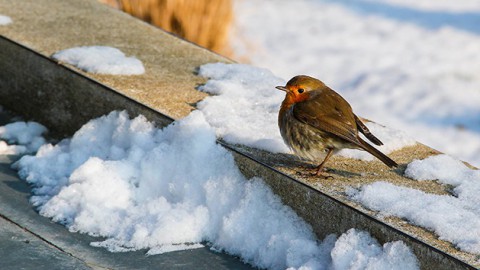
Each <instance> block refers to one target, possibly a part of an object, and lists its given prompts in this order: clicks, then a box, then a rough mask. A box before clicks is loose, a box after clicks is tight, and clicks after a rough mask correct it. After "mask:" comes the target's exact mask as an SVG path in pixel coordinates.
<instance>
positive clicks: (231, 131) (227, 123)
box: [197, 63, 415, 160]
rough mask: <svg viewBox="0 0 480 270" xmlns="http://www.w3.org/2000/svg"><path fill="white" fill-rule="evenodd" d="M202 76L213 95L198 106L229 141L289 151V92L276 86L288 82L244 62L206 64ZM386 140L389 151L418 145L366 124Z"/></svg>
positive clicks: (354, 154)
mask: <svg viewBox="0 0 480 270" xmlns="http://www.w3.org/2000/svg"><path fill="white" fill-rule="evenodd" d="M199 75H200V76H204V77H207V78H209V80H208V81H207V83H206V84H205V85H203V86H201V87H200V88H199V90H201V91H204V92H207V93H210V94H212V96H209V97H206V98H205V99H203V100H202V101H201V102H199V103H198V104H197V109H198V110H200V111H201V112H202V113H203V114H204V115H205V118H206V120H207V121H208V123H209V124H210V125H211V126H212V127H214V128H215V131H216V134H217V136H219V137H221V138H223V139H224V140H225V141H226V142H229V143H234V144H242V145H247V146H250V147H255V148H259V149H262V150H267V151H270V152H273V153H289V152H290V151H289V149H288V148H287V146H286V145H285V143H284V142H283V139H282V137H281V135H280V131H279V128H278V124H277V118H278V111H279V108H280V104H281V103H282V100H283V99H284V98H285V93H284V92H282V91H279V90H277V89H275V86H277V85H285V81H284V80H282V79H280V78H278V77H276V76H275V75H273V74H272V73H271V72H270V71H268V70H266V69H263V68H258V67H254V66H250V65H244V64H223V63H214V64H206V65H202V66H201V67H200V70H199ZM366 125H367V126H368V127H369V129H371V131H372V133H373V134H375V136H377V137H378V138H379V139H380V140H381V141H382V142H383V143H384V145H383V146H380V147H378V149H379V150H380V151H382V152H384V153H385V154H388V153H390V152H392V151H395V150H398V149H401V148H403V147H405V146H409V145H413V144H415V140H413V139H412V138H411V137H409V136H408V135H407V134H405V132H401V131H398V130H395V129H390V128H387V127H384V126H381V125H379V124H375V123H373V122H369V123H366ZM339 155H341V156H346V157H351V158H357V159H363V160H373V159H374V158H373V156H372V155H370V154H369V153H367V152H365V151H360V150H353V149H352V150H351V149H346V150H342V151H340V152H339Z"/></svg>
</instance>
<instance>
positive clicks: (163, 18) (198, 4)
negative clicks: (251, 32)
mask: <svg viewBox="0 0 480 270" xmlns="http://www.w3.org/2000/svg"><path fill="white" fill-rule="evenodd" d="M99 1H100V2H102V3H105V4H108V5H110V6H112V7H115V8H118V9H122V10H123V11H125V12H127V13H129V14H131V15H133V16H135V17H137V18H140V19H142V20H144V21H146V22H149V23H151V24H153V25H156V26H158V27H161V28H163V29H165V30H166V31H168V32H171V33H173V34H175V35H178V36H180V37H182V38H184V39H186V40H189V41H191V42H193V43H196V44H198V45H200V46H202V47H205V48H208V49H210V50H212V51H214V52H216V53H219V54H222V55H224V56H229V57H230V56H231V53H232V51H231V49H230V48H229V46H228V32H229V28H230V26H231V24H232V20H233V11H232V2H231V0H99Z"/></svg>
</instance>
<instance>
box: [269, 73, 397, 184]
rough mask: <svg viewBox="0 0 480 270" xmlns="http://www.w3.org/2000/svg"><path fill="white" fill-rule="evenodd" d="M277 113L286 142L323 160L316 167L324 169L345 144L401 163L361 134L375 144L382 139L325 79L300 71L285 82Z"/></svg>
mask: <svg viewBox="0 0 480 270" xmlns="http://www.w3.org/2000/svg"><path fill="white" fill-rule="evenodd" d="M276 88H277V89H278V90H281V91H285V93H286V95H285V99H284V100H283V102H282V104H281V106H280V110H279V113H278V126H279V128H280V133H281V135H282V138H283V141H284V142H285V144H286V145H287V146H288V147H289V148H290V149H291V150H292V151H293V152H294V154H296V155H297V156H299V157H301V158H303V159H307V160H310V161H318V160H321V159H322V158H323V161H322V162H321V163H320V165H318V166H317V167H316V173H315V174H314V175H316V176H323V174H322V172H323V169H324V166H325V163H326V162H327V160H328V159H329V158H330V157H331V155H332V154H334V153H336V152H338V151H339V150H341V149H344V148H351V149H361V150H364V151H367V152H368V153H370V154H372V155H373V156H375V157H376V158H378V159H379V160H381V161H382V162H383V163H385V165H387V166H388V167H391V168H392V167H397V166H398V164H397V163H396V162H395V161H393V160H392V159H391V158H389V157H388V156H386V155H385V154H383V153H382V152H380V151H379V150H377V149H376V148H375V147H373V146H372V145H370V144H369V143H367V142H366V141H364V140H363V139H362V138H361V137H360V136H359V133H358V132H359V131H360V132H361V133H362V134H363V135H365V137H366V138H367V139H368V140H369V141H370V142H372V143H374V144H375V145H383V143H382V142H381V141H380V140H379V139H378V138H377V137H375V136H374V135H373V134H372V133H371V132H370V130H369V129H368V128H367V126H366V125H365V124H364V123H363V122H362V120H361V119H360V118H359V117H358V116H357V115H355V114H354V113H353V111H352V107H351V106H350V104H349V103H348V102H347V101H346V100H345V99H344V98H343V97H342V96H340V95H339V94H338V93H337V92H335V91H334V90H332V89H331V88H330V87H328V86H327V85H325V84H324V83H323V82H322V81H320V80H318V79H316V78H313V77H310V76H306V75H298V76H295V77H293V78H292V79H290V80H289V81H288V82H287V84H286V85H285V86H276Z"/></svg>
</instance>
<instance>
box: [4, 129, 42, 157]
mask: <svg viewBox="0 0 480 270" xmlns="http://www.w3.org/2000/svg"><path fill="white" fill-rule="evenodd" d="M46 132H47V128H45V127H44V126H43V125H41V124H39V123H36V122H21V121H19V122H15V123H10V124H7V125H5V126H0V139H1V141H0V154H2V155H7V154H8V155H19V154H26V153H34V152H36V151H37V150H38V148H40V146H42V145H43V144H45V138H44V137H43V136H42V134H44V133H46Z"/></svg>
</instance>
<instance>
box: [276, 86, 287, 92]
mask: <svg viewBox="0 0 480 270" xmlns="http://www.w3.org/2000/svg"><path fill="white" fill-rule="evenodd" d="M275 88H277V89H278V90H282V91H284V92H288V89H287V88H286V87H285V86H276V87H275Z"/></svg>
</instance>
